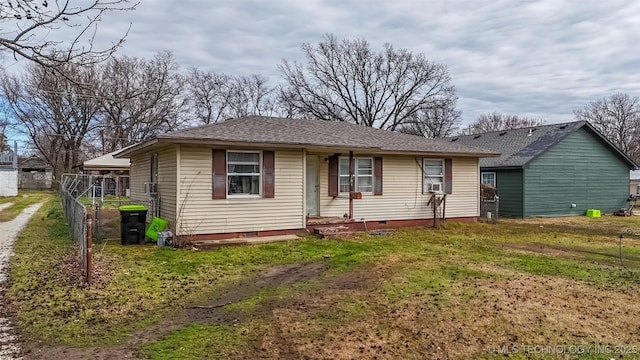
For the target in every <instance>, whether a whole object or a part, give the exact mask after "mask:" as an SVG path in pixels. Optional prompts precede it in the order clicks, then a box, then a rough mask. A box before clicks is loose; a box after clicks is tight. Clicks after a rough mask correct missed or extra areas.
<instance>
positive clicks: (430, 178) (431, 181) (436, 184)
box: [422, 159, 444, 194]
mask: <svg viewBox="0 0 640 360" xmlns="http://www.w3.org/2000/svg"><path fill="white" fill-rule="evenodd" d="M422 171H423V178H422V192H423V193H425V194H426V193H430V192H434V193H442V192H444V160H441V159H422Z"/></svg>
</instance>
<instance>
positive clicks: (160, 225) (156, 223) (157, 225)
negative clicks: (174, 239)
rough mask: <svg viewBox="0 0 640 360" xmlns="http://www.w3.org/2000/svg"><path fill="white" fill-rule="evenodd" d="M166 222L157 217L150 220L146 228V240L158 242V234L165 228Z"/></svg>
mask: <svg viewBox="0 0 640 360" xmlns="http://www.w3.org/2000/svg"><path fill="white" fill-rule="evenodd" d="M167 223H168V221H167V220H165V219H162V218H159V217H154V218H153V219H151V223H150V224H149V228H147V232H146V233H145V235H147V237H148V238H150V239H153V240H155V241H158V233H159V232H162V231H164V229H166V228H167Z"/></svg>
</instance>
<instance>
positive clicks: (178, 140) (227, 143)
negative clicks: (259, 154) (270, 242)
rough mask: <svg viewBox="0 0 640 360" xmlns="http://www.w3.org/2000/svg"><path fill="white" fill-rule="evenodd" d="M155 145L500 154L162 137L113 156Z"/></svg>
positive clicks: (476, 154) (444, 154) (441, 154)
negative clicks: (257, 146)
mask: <svg viewBox="0 0 640 360" xmlns="http://www.w3.org/2000/svg"><path fill="white" fill-rule="evenodd" d="M157 143H173V144H192V145H215V146H220V147H245V148H246V147H256V145H259V146H261V147H269V148H273V149H306V150H308V151H315V152H344V151H357V152H364V153H379V154H398V155H420V156H460V157H476V158H481V157H498V156H500V153H493V152H486V153H482V152H478V153H476V152H455V151H453V152H451V151H449V152H447V151H444V152H442V151H420V150H393V149H384V148H380V147H367V146H343V145H323V144H304V143H272V142H259V141H251V142H248V141H220V140H216V139H202V138H175V137H169V136H167V137H163V136H159V137H157V138H155V139H152V140H149V141H147V142H144V143H139V144H136V145H134V146H132V147H130V148H127V149H125V150H123V151H121V152H119V153H116V154H114V155H113V156H114V157H116V158H121V157H127V156H128V155H130V154H132V153H136V152H138V151H140V150H142V149H144V148H147V147H149V146H153V145H155V144H157Z"/></svg>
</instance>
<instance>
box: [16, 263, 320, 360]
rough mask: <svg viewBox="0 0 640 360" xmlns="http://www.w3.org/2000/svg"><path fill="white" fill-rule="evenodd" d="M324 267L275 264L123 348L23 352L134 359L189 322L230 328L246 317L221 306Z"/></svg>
mask: <svg viewBox="0 0 640 360" xmlns="http://www.w3.org/2000/svg"><path fill="white" fill-rule="evenodd" d="M327 269H328V266H327V264H326V262H325V261H320V262H308V263H298V264H287V265H277V266H274V267H271V268H269V269H266V270H265V271H264V272H262V273H261V274H259V275H257V276H256V277H253V278H251V279H248V280H246V281H244V282H241V283H234V284H230V285H228V286H226V287H224V288H223V289H221V290H220V291H219V292H218V293H219V295H218V296H214V297H213V298H211V299H210V300H208V301H207V302H205V303H201V304H198V305H197V306H192V307H189V308H187V309H183V310H180V311H178V312H177V313H175V314H173V315H171V316H170V317H169V318H166V319H164V320H162V321H160V322H158V323H156V324H154V325H152V326H149V327H146V328H144V329H142V330H139V331H137V332H134V333H133V334H131V335H130V336H129V338H128V340H126V342H125V343H124V344H123V345H120V346H114V347H95V348H87V349H77V348H69V347H54V348H48V347H43V346H38V348H32V349H27V350H26V353H25V358H27V359H61V360H62V359H64V360H67V359H125V358H129V359H131V358H135V357H136V356H137V349H139V347H140V346H141V345H143V344H145V343H148V342H151V341H154V340H159V339H161V338H162V337H164V336H165V335H167V334H169V333H171V332H172V331H175V330H178V329H180V328H183V327H184V326H186V325H189V324H193V323H206V324H226V325H234V324H238V323H239V322H241V321H243V320H244V319H245V318H246V316H247V314H244V313H242V312H238V311H228V310H226V309H223V306H225V305H228V304H233V303H236V302H239V301H242V300H245V299H247V298H249V297H251V296H253V295H255V294H257V293H258V292H260V291H261V290H263V289H267V288H275V287H278V286H283V285H292V284H296V283H301V282H305V281H308V280H311V279H314V278H316V277H318V276H319V275H320V274H322V273H323V272H325V271H326V270H327Z"/></svg>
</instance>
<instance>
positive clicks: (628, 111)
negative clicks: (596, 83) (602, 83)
mask: <svg viewBox="0 0 640 360" xmlns="http://www.w3.org/2000/svg"><path fill="white" fill-rule="evenodd" d="M573 114H574V115H575V117H576V119H577V120H586V121H589V122H590V123H591V124H592V125H593V126H594V127H595V128H596V129H598V130H599V131H600V132H601V133H602V134H604V135H605V136H606V137H607V138H608V139H609V140H610V141H611V142H612V143H614V144H615V145H616V146H617V147H619V148H620V149H621V150H622V151H624V152H625V153H626V154H627V155H628V156H629V157H630V158H631V159H633V160H634V161H635V162H636V163H638V162H640V141H639V139H640V98H638V97H637V96H634V97H631V96H629V95H628V94H625V93H616V94H613V95H611V96H607V97H603V98H602V99H599V100H596V101H592V102H590V103H588V104H587V105H585V106H584V107H583V108H582V109H578V110H574V111H573Z"/></svg>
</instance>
